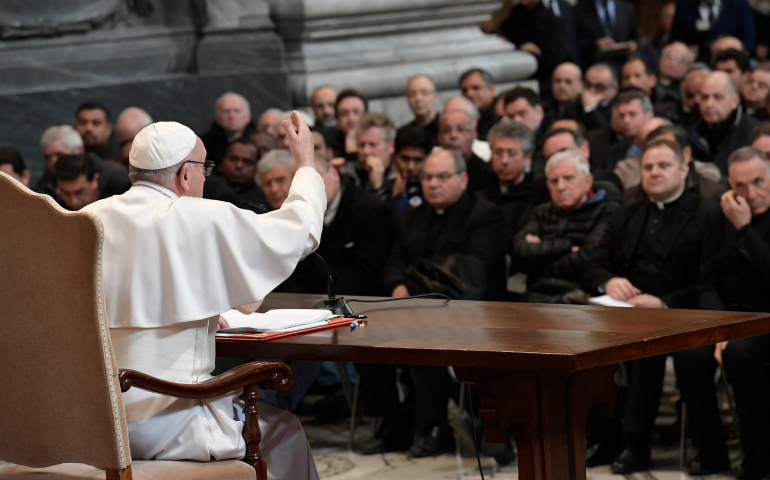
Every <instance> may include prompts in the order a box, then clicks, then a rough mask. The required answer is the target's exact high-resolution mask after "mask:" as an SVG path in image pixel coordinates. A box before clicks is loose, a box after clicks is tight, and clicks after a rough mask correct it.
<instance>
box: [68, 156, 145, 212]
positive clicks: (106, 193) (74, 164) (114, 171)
mask: <svg viewBox="0 0 770 480" xmlns="http://www.w3.org/2000/svg"><path fill="white" fill-rule="evenodd" d="M54 179H55V180H56V193H57V194H58V196H59V198H60V199H61V202H60V203H61V206H62V207H64V208H66V209H67V210H73V211H77V210H80V209H81V208H83V207H85V206H86V205H90V204H91V203H93V202H95V201H97V200H101V199H103V198H108V197H111V196H113V195H120V194H122V193H126V192H127V191H128V189H129V188H131V180H130V179H129V176H128V170H126V167H124V166H123V165H121V164H119V163H118V162H113V161H111V160H104V159H102V158H100V157H98V156H97V155H96V154H95V153H80V154H77V155H59V159H58V160H57V161H56V165H55V166H54Z"/></svg>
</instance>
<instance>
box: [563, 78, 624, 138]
mask: <svg viewBox="0 0 770 480" xmlns="http://www.w3.org/2000/svg"><path fill="white" fill-rule="evenodd" d="M584 84H585V85H584V89H583V93H581V94H580V98H578V99H575V100H573V101H572V102H570V103H568V104H567V105H566V106H565V108H564V116H565V117H566V118H572V119H574V120H577V121H579V122H580V123H582V124H583V125H585V126H586V128H588V130H594V129H597V128H603V127H608V126H609V125H610V116H611V115H612V106H613V104H614V103H615V96H616V95H617V94H618V79H617V76H616V75H615V71H614V70H613V68H612V67H610V66H609V65H607V64H605V63H598V64H596V65H592V66H591V67H590V68H589V69H588V70H586V73H585V81H584Z"/></svg>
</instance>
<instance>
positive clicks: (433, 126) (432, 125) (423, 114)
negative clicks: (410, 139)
mask: <svg viewBox="0 0 770 480" xmlns="http://www.w3.org/2000/svg"><path fill="white" fill-rule="evenodd" d="M406 99H407V101H408V102H409V109H410V110H411V111H412V113H413V114H414V120H413V121H412V122H411V123H410V124H409V125H413V126H415V127H422V128H424V129H425V131H426V132H428V135H429V136H430V138H431V139H432V145H431V148H433V146H434V145H436V143H437V142H436V137H438V119H439V115H438V112H437V111H436V108H437V104H438V93H436V86H435V85H434V84H433V80H431V78H430V77H428V76H427V75H417V76H414V77H412V78H411V79H410V80H409V83H407V84H406Z"/></svg>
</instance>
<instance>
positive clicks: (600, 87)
mask: <svg viewBox="0 0 770 480" xmlns="http://www.w3.org/2000/svg"><path fill="white" fill-rule="evenodd" d="M610 86H611V85H604V84H603V83H591V82H585V87H586V89H587V90H593V91H594V92H596V93H604V92H606V91H607V90H609V89H610Z"/></svg>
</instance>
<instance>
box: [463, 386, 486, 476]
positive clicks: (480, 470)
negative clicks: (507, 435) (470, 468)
mask: <svg viewBox="0 0 770 480" xmlns="http://www.w3.org/2000/svg"><path fill="white" fill-rule="evenodd" d="M465 386H466V387H468V405H469V406H470V407H471V430H473V444H474V445H475V446H476V461H477V462H479V473H480V474H481V480H484V470H482V468H481V457H480V456H479V441H478V440H476V424H475V422H474V421H473V394H471V384H470V383H466V384H465Z"/></svg>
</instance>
